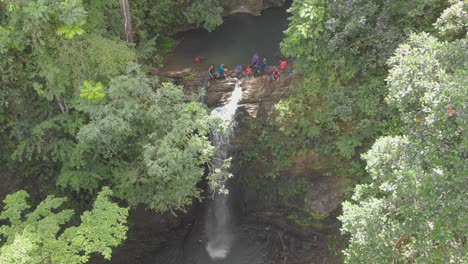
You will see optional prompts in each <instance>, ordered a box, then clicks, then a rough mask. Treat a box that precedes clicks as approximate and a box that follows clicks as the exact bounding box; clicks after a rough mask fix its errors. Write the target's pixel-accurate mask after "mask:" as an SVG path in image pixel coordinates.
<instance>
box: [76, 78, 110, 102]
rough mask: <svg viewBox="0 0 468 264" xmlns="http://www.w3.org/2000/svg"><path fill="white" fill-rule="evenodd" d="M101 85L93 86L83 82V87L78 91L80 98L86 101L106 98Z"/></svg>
mask: <svg viewBox="0 0 468 264" xmlns="http://www.w3.org/2000/svg"><path fill="white" fill-rule="evenodd" d="M103 88H104V86H103V84H102V83H100V82H98V83H96V84H93V83H91V82H89V81H83V87H82V88H81V90H80V97H85V98H88V99H100V98H104V97H105V96H106V94H105V93H103Z"/></svg>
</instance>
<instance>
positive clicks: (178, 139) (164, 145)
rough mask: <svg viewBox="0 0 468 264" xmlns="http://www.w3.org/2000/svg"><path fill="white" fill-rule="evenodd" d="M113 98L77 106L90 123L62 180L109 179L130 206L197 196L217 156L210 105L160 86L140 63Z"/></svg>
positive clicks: (179, 202) (172, 204)
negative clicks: (207, 166) (210, 136)
mask: <svg viewBox="0 0 468 264" xmlns="http://www.w3.org/2000/svg"><path fill="white" fill-rule="evenodd" d="M155 88H156V91H154V90H153V89H155ZM107 98H108V101H103V102H100V103H98V104H97V105H94V106H93V107H90V104H94V103H97V102H90V101H84V102H82V104H81V105H80V106H79V107H78V108H79V109H80V110H81V111H84V112H86V113H87V114H88V115H89V117H90V118H91V121H90V122H89V123H88V124H86V125H84V126H82V127H81V128H80V129H79V131H78V133H77V140H78V144H77V145H76V146H75V148H74V150H72V151H70V153H69V156H68V157H69V158H68V159H66V160H65V164H64V166H63V168H62V171H61V174H60V176H59V179H58V181H59V184H60V185H63V186H71V187H72V188H73V189H76V190H78V189H79V188H85V189H90V190H93V189H95V188H96V187H97V186H98V183H100V182H103V181H105V182H108V183H109V184H111V185H112V186H113V189H114V190H115V191H116V194H117V195H118V196H119V197H121V198H124V199H126V200H127V201H129V202H130V203H131V204H132V205H137V204H139V203H144V204H147V205H148V206H149V207H151V208H154V209H157V210H160V211H167V210H173V209H179V208H183V207H184V206H185V205H187V204H190V203H191V201H192V198H194V197H195V198H198V197H199V194H200V190H199V189H197V188H196V184H197V182H199V181H200V180H201V178H202V177H203V174H204V166H203V165H204V164H205V163H207V162H208V161H209V160H210V159H211V156H212V155H213V147H212V146H211V145H210V141H209V139H208V137H207V135H208V134H209V127H210V118H209V113H208V109H207V108H206V107H205V106H204V105H202V104H200V103H197V102H187V101H185V98H184V95H183V93H182V89H181V87H178V86H175V85H173V84H169V83H165V84H162V85H161V86H159V85H158V84H157V80H156V79H154V78H149V77H146V76H145V74H143V73H142V72H141V71H140V69H139V67H138V65H135V64H131V65H129V67H128V69H127V75H123V76H119V77H117V78H114V79H113V80H112V81H111V82H110V86H109V89H108V93H107Z"/></svg>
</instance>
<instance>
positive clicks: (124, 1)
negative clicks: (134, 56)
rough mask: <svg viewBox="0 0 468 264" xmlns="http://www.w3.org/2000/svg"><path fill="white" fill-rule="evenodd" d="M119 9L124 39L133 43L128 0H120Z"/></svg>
mask: <svg viewBox="0 0 468 264" xmlns="http://www.w3.org/2000/svg"><path fill="white" fill-rule="evenodd" d="M120 10H121V11H122V18H123V24H124V32H125V39H126V40H127V42H128V43H133V32H132V16H131V15H130V7H129V5H128V0H120Z"/></svg>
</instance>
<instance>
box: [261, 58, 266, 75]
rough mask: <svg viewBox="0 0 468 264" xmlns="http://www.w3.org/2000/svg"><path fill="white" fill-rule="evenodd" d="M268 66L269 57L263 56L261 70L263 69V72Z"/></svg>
mask: <svg viewBox="0 0 468 264" xmlns="http://www.w3.org/2000/svg"><path fill="white" fill-rule="evenodd" d="M267 67H268V62H267V59H266V58H263V62H262V66H261V67H260V71H262V72H264V71H266V69H267Z"/></svg>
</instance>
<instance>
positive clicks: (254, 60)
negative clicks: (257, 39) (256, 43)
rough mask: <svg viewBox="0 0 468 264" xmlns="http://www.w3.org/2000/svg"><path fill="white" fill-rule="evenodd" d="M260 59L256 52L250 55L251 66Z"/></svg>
mask: <svg viewBox="0 0 468 264" xmlns="http://www.w3.org/2000/svg"><path fill="white" fill-rule="evenodd" d="M259 59H260V57H259V56H258V53H257V52H255V53H254V55H252V64H251V65H252V66H253V65H255V64H257V63H258V60H259Z"/></svg>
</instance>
